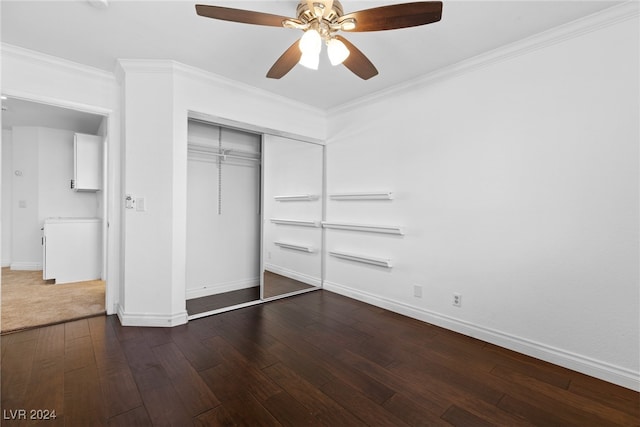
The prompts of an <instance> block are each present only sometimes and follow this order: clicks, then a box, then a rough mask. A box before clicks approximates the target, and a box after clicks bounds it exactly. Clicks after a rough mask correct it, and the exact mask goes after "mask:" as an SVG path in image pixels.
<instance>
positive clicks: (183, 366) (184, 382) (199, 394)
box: [153, 342, 220, 416]
mask: <svg viewBox="0 0 640 427" xmlns="http://www.w3.org/2000/svg"><path fill="white" fill-rule="evenodd" d="M153 351H154V353H155V354H156V357H157V359H158V361H159V362H160V364H161V365H162V367H163V368H164V370H165V372H166V373H167V375H168V377H169V379H170V380H171V383H172V384H173V387H174V389H175V390H176V392H177V396H178V397H179V398H180V399H181V400H182V403H183V405H184V407H185V408H186V410H187V412H188V413H189V414H191V415H192V416H196V415H199V414H201V413H203V412H206V411H208V410H210V409H213V408H215V407H216V406H218V405H220V401H219V400H218V399H217V398H216V397H215V395H214V394H213V393H212V392H211V389H209V388H208V387H207V385H206V384H205V382H204V381H203V380H202V378H201V377H200V376H199V375H198V373H197V372H196V370H195V369H194V368H193V367H192V366H191V364H190V363H189V362H188V361H187V359H186V358H185V357H184V355H183V354H182V353H181V352H180V350H179V349H178V347H177V346H176V345H175V344H174V343H172V342H171V343H168V344H163V345H159V346H155V347H153Z"/></svg>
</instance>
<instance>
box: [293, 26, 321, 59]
mask: <svg viewBox="0 0 640 427" xmlns="http://www.w3.org/2000/svg"><path fill="white" fill-rule="evenodd" d="M298 46H299V47H300V52H302V56H304V55H305V54H315V55H316V56H317V54H318V53H320V50H321V49H322V37H320V33H319V32H318V31H317V30H316V29H314V28H310V29H308V30H307V31H305V32H304V35H303V36H302V38H301V39H300V42H299V43H298Z"/></svg>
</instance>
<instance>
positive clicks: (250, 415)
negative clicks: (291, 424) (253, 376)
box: [194, 393, 282, 427]
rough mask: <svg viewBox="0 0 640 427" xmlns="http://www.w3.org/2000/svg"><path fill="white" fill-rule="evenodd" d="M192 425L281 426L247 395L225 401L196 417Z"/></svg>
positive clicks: (207, 426) (205, 426)
mask: <svg viewBox="0 0 640 427" xmlns="http://www.w3.org/2000/svg"><path fill="white" fill-rule="evenodd" d="M194 425H196V426H203V427H209V426H256V427H262V426H264V427H276V426H280V425H282V424H280V423H279V422H278V421H277V420H276V419H275V418H274V417H273V416H272V415H271V413H270V412H268V411H267V410H266V409H265V408H264V407H263V406H262V405H261V404H259V403H258V402H257V401H256V399H255V398H254V397H253V396H252V395H251V394H248V393H247V394H243V395H239V396H237V397H235V398H233V399H229V400H225V402H224V403H223V404H222V405H220V406H219V407H217V408H215V409H213V410H211V411H208V412H206V413H205V414H202V415H200V416H198V417H197V418H196V420H195V422H194Z"/></svg>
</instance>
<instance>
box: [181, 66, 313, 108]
mask: <svg viewBox="0 0 640 427" xmlns="http://www.w3.org/2000/svg"><path fill="white" fill-rule="evenodd" d="M174 64H175V70H176V71H177V72H179V73H181V74H182V75H183V76H186V77H188V78H194V79H199V80H201V81H203V82H205V83H207V84H215V85H221V86H225V87H228V88H231V89H233V90H234V91H239V92H244V93H247V94H249V95H251V96H256V97H259V98H268V99H270V100H273V101H275V102H278V103H279V104H281V105H287V106H289V107H291V108H294V109H296V110H298V111H306V112H308V113H310V114H314V115H320V116H323V117H324V116H326V110H324V109H322V108H317V107H314V106H312V105H309V104H305V103H303V102H300V101H295V100H293V99H291V98H287V97H285V96H282V95H278V94H276V93H274V92H270V91H268V90H264V89H260V88H257V87H255V86H251V85H248V84H245V83H241V82H238V81H237V80H233V79H230V78H227V77H223V76H221V75H219V74H215V73H212V72H209V71H206V70H203V69H201V68H197V67H193V66H191V65H187V64H183V63H180V62H175V63H174Z"/></svg>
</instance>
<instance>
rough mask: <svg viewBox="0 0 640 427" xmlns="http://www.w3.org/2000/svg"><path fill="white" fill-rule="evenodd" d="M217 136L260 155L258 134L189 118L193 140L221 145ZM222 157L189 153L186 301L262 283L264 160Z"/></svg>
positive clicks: (226, 144)
mask: <svg viewBox="0 0 640 427" xmlns="http://www.w3.org/2000/svg"><path fill="white" fill-rule="evenodd" d="M219 139H220V141H221V143H222V147H223V148H224V149H225V150H229V149H232V150H240V151H243V152H247V153H252V154H251V156H252V157H254V158H256V159H258V160H259V159H260V152H261V137H260V135H256V134H251V133H247V132H241V131H237V130H233V129H226V128H223V129H220V127H218V126H212V125H209V124H204V123H199V122H193V121H190V122H189V142H190V143H196V144H198V147H200V146H202V145H205V146H208V147H210V148H212V149H217V147H218V140H219ZM218 160H219V158H218V157H215V156H212V155H203V154H201V153H197V152H190V154H189V160H188V166H187V169H188V177H187V279H186V280H187V283H186V288H187V291H186V292H187V293H186V298H187V299H192V298H199V297H203V296H207V295H214V294H218V293H221V292H229V291H233V290H238V289H243V288H249V287H254V286H259V285H260V163H259V162H256V161H251V160H238V159H233V158H227V159H226V160H224V161H222V165H221V166H220V165H219V164H218ZM218 190H220V191H218Z"/></svg>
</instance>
